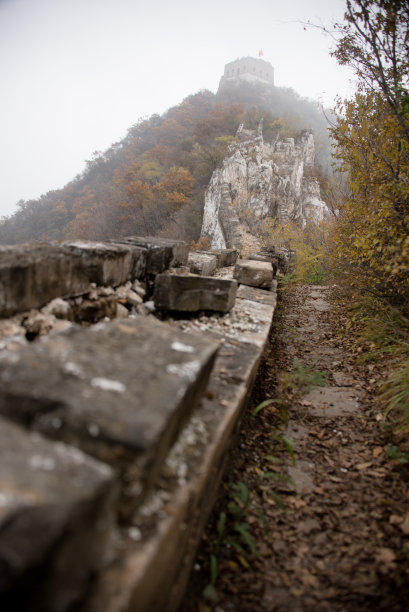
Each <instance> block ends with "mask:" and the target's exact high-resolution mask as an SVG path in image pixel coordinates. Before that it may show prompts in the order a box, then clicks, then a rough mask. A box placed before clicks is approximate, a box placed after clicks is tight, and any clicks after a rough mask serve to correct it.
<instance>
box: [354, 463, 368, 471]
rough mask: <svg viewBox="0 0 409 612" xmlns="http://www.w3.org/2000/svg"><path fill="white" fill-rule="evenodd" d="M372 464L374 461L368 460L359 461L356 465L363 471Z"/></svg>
mask: <svg viewBox="0 0 409 612" xmlns="http://www.w3.org/2000/svg"><path fill="white" fill-rule="evenodd" d="M371 465H372V462H371V461H367V462H366V463H357V464H356V466H355V467H356V469H357V470H359V471H362V470H366V469H368V468H369V467H371Z"/></svg>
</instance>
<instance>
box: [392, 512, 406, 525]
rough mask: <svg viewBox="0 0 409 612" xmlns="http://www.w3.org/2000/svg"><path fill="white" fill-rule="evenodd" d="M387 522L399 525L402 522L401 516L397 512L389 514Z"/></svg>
mask: <svg viewBox="0 0 409 612" xmlns="http://www.w3.org/2000/svg"><path fill="white" fill-rule="evenodd" d="M389 522H390V524H391V525H399V524H400V523H403V516H398V515H397V514H391V515H390V517H389Z"/></svg>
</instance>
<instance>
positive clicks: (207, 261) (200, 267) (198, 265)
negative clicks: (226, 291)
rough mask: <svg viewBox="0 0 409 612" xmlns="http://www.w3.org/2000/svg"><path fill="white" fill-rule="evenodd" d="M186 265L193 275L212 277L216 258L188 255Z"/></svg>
mask: <svg viewBox="0 0 409 612" xmlns="http://www.w3.org/2000/svg"><path fill="white" fill-rule="evenodd" d="M188 264H189V267H190V271H191V272H192V273H193V274H199V275H200V276H212V275H213V274H214V272H215V271H216V268H217V257H215V256H214V255H206V254H204V253H189V258H188Z"/></svg>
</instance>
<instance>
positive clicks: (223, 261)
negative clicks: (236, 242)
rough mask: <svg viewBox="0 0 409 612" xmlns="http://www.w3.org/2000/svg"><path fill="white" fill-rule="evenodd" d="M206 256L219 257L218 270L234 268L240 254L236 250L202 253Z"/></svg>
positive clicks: (217, 250)
mask: <svg viewBox="0 0 409 612" xmlns="http://www.w3.org/2000/svg"><path fill="white" fill-rule="evenodd" d="M201 252H202V253H205V254H206V255H213V256H215V257H217V267H218V268H227V267H229V266H233V265H234V264H235V263H236V261H237V258H238V256H239V253H238V251H237V250H236V249H215V250H213V251H201Z"/></svg>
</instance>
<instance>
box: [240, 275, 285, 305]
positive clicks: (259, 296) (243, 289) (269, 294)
mask: <svg viewBox="0 0 409 612" xmlns="http://www.w3.org/2000/svg"><path fill="white" fill-rule="evenodd" d="M237 298H241V299H244V300H251V301H253V302H260V303H261V304H268V305H270V306H274V307H275V305H276V302H277V281H273V283H272V290H271V291H266V290H265V289H257V288H256V287H249V286H248V285H239V288H238V289H237Z"/></svg>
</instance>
